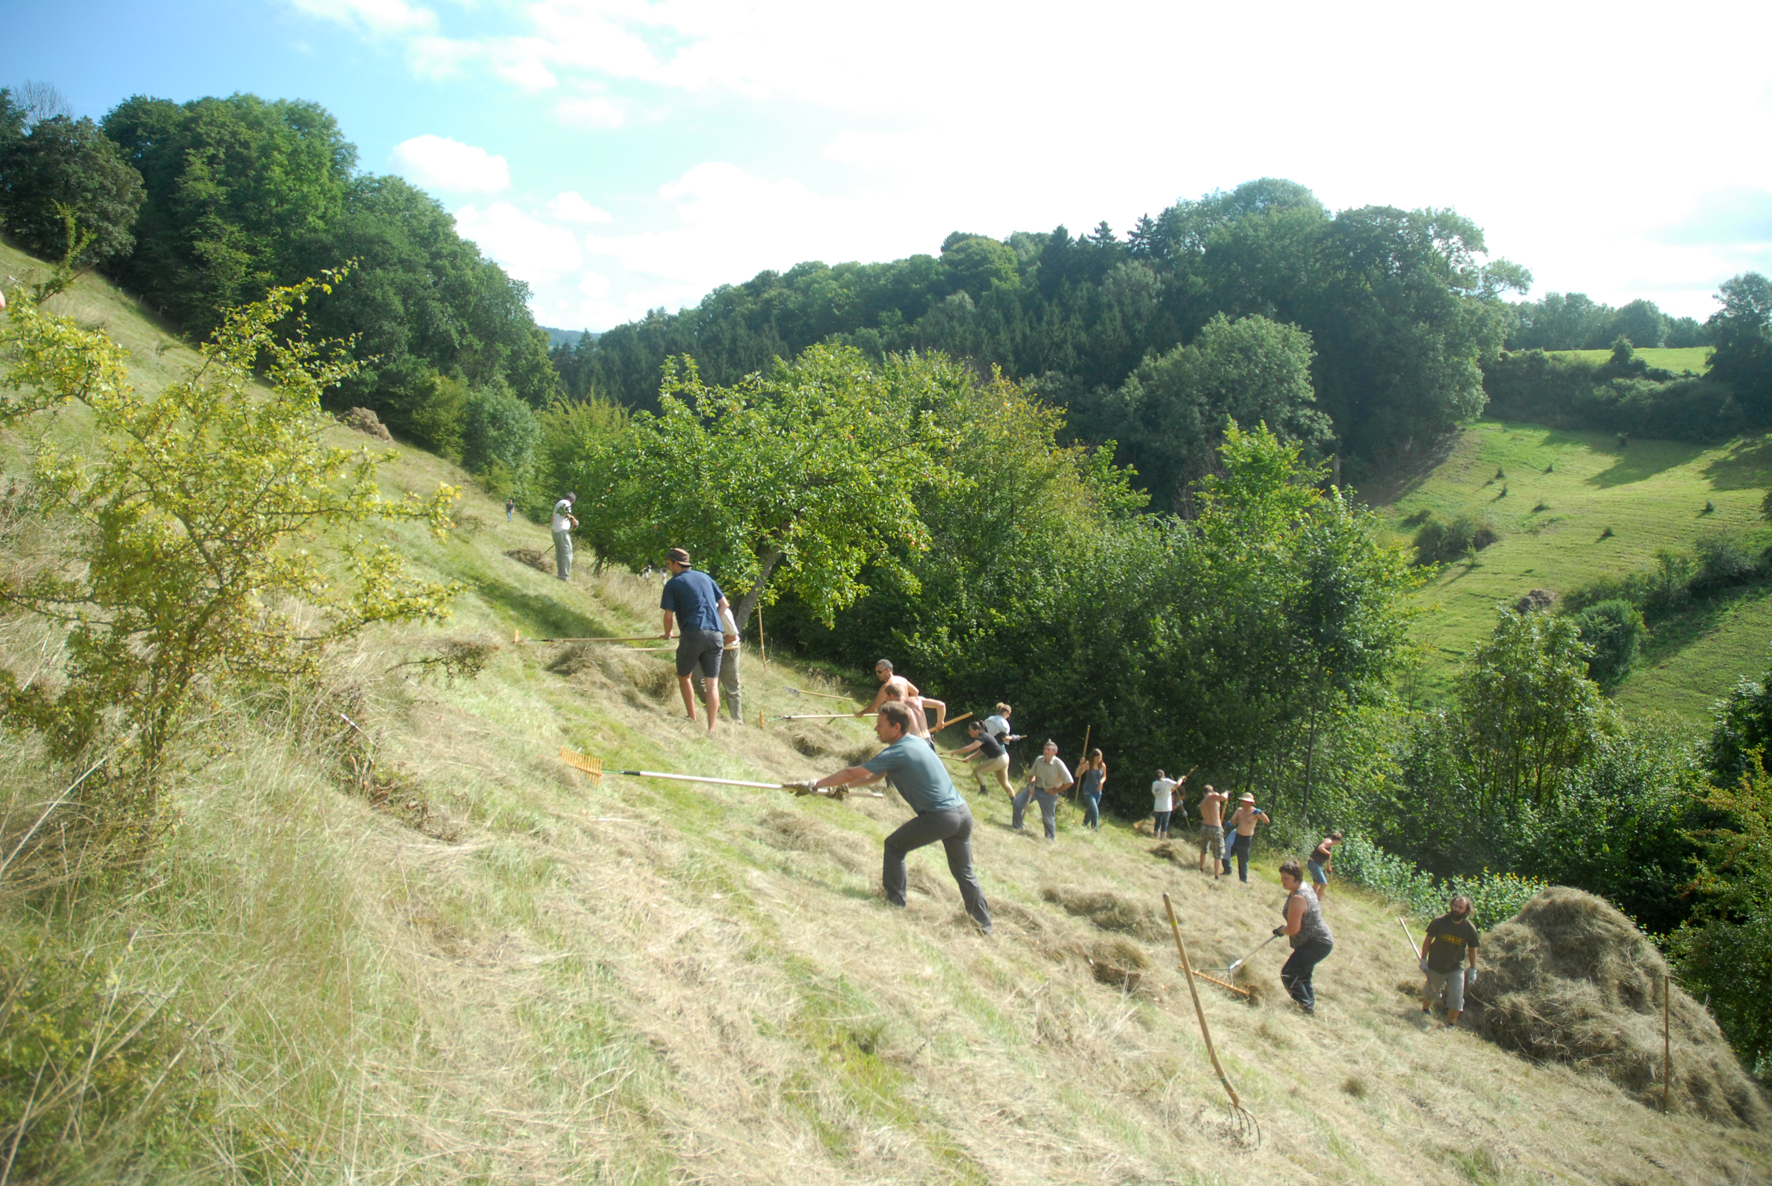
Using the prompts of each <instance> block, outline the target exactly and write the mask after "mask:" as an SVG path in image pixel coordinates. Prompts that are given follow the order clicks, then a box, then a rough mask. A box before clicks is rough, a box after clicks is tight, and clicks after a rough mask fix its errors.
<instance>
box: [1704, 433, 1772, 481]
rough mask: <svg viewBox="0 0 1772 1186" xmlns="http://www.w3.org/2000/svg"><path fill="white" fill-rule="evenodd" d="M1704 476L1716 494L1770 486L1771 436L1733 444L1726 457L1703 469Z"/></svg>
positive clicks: (1771, 467)
mask: <svg viewBox="0 0 1772 1186" xmlns="http://www.w3.org/2000/svg"><path fill="white" fill-rule="evenodd" d="M1704 476H1705V477H1707V478H1709V479H1710V484H1711V485H1712V486H1713V487H1715V488H1716V489H1718V490H1747V489H1757V488H1759V487H1762V486H1768V485H1772V436H1763V437H1757V438H1755V439H1752V440H1745V441H1737V442H1736V444H1735V447H1734V448H1732V449H1730V450H1729V452H1728V453H1727V454H1725V455H1724V456H1722V457H1719V458H1717V459H1716V460H1715V461H1713V462H1711V463H1710V464H1709V465H1707V466H1705V467H1704Z"/></svg>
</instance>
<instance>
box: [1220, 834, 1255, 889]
mask: <svg viewBox="0 0 1772 1186" xmlns="http://www.w3.org/2000/svg"><path fill="white" fill-rule="evenodd" d="M1254 843H1255V837H1253V836H1245V835H1243V834H1242V833H1241V832H1239V833H1237V838H1236V840H1235V841H1234V842H1233V843H1232V844H1231V846H1230V847H1229V848H1227V849H1225V850H1224V871H1225V872H1226V873H1229V872H1230V871H1231V858H1232V857H1235V858H1236V859H1237V876H1238V877H1240V878H1242V879H1243V880H1244V881H1248V880H1249V846H1250V845H1252V844H1254Z"/></svg>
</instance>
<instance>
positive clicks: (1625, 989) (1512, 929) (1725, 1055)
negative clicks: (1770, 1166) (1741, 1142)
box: [1472, 886, 1772, 1130]
mask: <svg viewBox="0 0 1772 1186" xmlns="http://www.w3.org/2000/svg"><path fill="white" fill-rule="evenodd" d="M1481 967H1482V979H1481V980H1480V981H1479V982H1478V984H1477V986H1476V988H1475V989H1474V990H1473V991H1472V1003H1473V1006H1474V1012H1475V1013H1476V1014H1477V1016H1476V1017H1475V1018H1474V1020H1476V1021H1477V1025H1478V1028H1479V1030H1480V1032H1481V1033H1482V1034H1483V1036H1484V1037H1486V1038H1488V1039H1489V1040H1490V1041H1492V1042H1494V1043H1496V1044H1497V1045H1498V1046H1501V1047H1502V1048H1504V1049H1507V1050H1514V1051H1517V1052H1519V1053H1520V1054H1523V1055H1525V1056H1526V1057H1528V1058H1531V1059H1534V1060H1536V1061H1543V1062H1549V1061H1555V1062H1562V1063H1567V1064H1569V1065H1570V1066H1573V1067H1575V1068H1577V1069H1579V1070H1583V1071H1588V1072H1593V1073H1597V1074H1601V1075H1604V1076H1605V1077H1606V1078H1608V1079H1610V1080H1612V1082H1614V1083H1616V1084H1617V1085H1618V1086H1619V1087H1620V1088H1621V1089H1623V1090H1624V1091H1625V1092H1626V1093H1627V1094H1629V1095H1631V1096H1633V1097H1635V1098H1636V1099H1637V1100H1638V1101H1640V1102H1642V1103H1644V1104H1647V1105H1649V1106H1651V1107H1655V1108H1659V1107H1660V1106H1661V1096H1662V1084H1661V1062H1662V1057H1661V1056H1662V992H1663V988H1662V986H1663V985H1664V984H1666V983H1667V981H1666V979H1665V978H1666V976H1667V963H1666V962H1665V961H1664V960H1663V959H1662V958H1661V953H1660V952H1658V951H1657V950H1656V949H1655V946H1654V944H1652V943H1650V942H1649V940H1648V938H1647V937H1645V936H1644V934H1643V932H1642V931H1640V930H1638V929H1637V926H1636V924H1635V923H1633V922H1631V920H1630V919H1628V918H1626V917H1625V916H1624V915H1623V914H1620V913H1619V912H1618V911H1617V910H1615V909H1614V908H1613V907H1612V906H1610V905H1609V904H1607V903H1606V902H1605V901H1604V900H1602V899H1600V898H1596V897H1594V896H1593V895H1592V894H1587V893H1583V892H1582V891H1580V890H1575V889H1568V888H1565V887H1562V886H1554V887H1552V888H1550V889H1547V890H1545V891H1544V892H1543V893H1541V894H1539V895H1538V896H1537V897H1536V898H1533V899H1532V900H1531V901H1530V902H1528V903H1526V905H1525V907H1524V908H1523V909H1522V910H1521V911H1520V912H1519V913H1518V914H1517V915H1515V916H1514V917H1513V918H1511V919H1509V920H1508V921H1507V922H1504V923H1502V924H1501V925H1500V926H1498V927H1496V928H1495V929H1494V930H1493V931H1491V932H1490V933H1489V934H1488V935H1485V936H1484V937H1483V950H1482V965H1481ZM1672 993H1673V1000H1672V1005H1671V1031H1672V1036H1673V1087H1672V1094H1671V1104H1670V1108H1671V1110H1672V1111H1675V1112H1684V1113H1686V1114H1689V1115H1690V1114H1697V1115H1699V1116H1703V1117H1704V1118H1705V1119H1707V1120H1711V1121H1714V1122H1717V1123H1723V1124H1741V1125H1746V1126H1748V1127H1752V1128H1756V1129H1762V1130H1764V1129H1766V1128H1767V1127H1769V1122H1772V1109H1768V1107H1767V1104H1766V1101H1765V1099H1764V1098H1762V1097H1761V1095H1760V1093H1759V1089H1758V1088H1757V1087H1756V1086H1755V1085H1754V1083H1753V1081H1752V1080H1751V1079H1749V1078H1748V1076H1747V1074H1746V1073H1745V1072H1743V1071H1742V1069H1741V1064H1740V1063H1739V1062H1737V1061H1736V1058H1735V1052H1734V1051H1733V1050H1731V1049H1730V1047H1729V1043H1728V1042H1727V1041H1726V1040H1725V1039H1724V1038H1723V1035H1722V1032H1721V1031H1720V1030H1718V1029H1717V1023H1716V1022H1715V1021H1714V1020H1713V1019H1712V1018H1711V1015H1710V1014H1709V1013H1708V1012H1706V1011H1705V1010H1704V1008H1703V1007H1702V1006H1700V1005H1699V1004H1698V1003H1697V1002H1696V1001H1694V1000H1693V999H1692V998H1691V997H1689V996H1687V995H1686V994H1685V993H1684V992H1682V991H1681V990H1680V989H1679V988H1678V987H1674V988H1673V989H1672ZM1478 998H1480V999H1478Z"/></svg>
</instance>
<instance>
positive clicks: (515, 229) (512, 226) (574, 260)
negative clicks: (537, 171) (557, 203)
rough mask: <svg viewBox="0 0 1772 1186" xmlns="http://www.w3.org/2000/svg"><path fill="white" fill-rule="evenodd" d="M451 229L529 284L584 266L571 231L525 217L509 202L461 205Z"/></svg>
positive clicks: (538, 282) (549, 280) (559, 275)
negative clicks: (484, 205) (483, 207)
mask: <svg viewBox="0 0 1772 1186" xmlns="http://www.w3.org/2000/svg"><path fill="white" fill-rule="evenodd" d="M455 226H456V229H457V230H458V231H460V232H461V236H462V238H464V239H469V240H472V241H473V242H474V243H476V244H478V245H479V247H480V250H481V251H482V252H484V253H485V254H486V256H487V257H488V258H489V259H491V260H493V261H494V262H496V263H497V264H498V265H499V266H500V267H502V268H503V269H504V270H505V271H507V272H509V273H510V274H511V275H512V276H515V277H516V278H517V279H519V280H522V281H525V282H526V283H528V284H531V285H543V284H548V283H550V282H552V281H555V280H558V279H560V277H562V276H567V275H570V274H571V273H573V272H576V271H577V270H578V269H579V268H580V267H581V266H583V264H584V257H583V255H582V254H580V252H579V248H578V239H577V238H576V237H575V236H574V235H573V233H572V232H571V231H569V230H567V229H566V228H565V227H561V226H554V225H552V224H550V223H547V222H544V221H542V220H541V219H539V218H536V217H535V216H534V215H532V214H525V213H524V212H523V211H521V210H519V209H517V207H515V206H513V205H511V204H510V203H509V202H494V203H492V204H491V205H490V206H487V207H486V208H485V209H484V210H482V209H480V208H479V207H477V206H474V205H471V204H470V205H467V206H463V207H462V208H461V209H459V210H457V211H456V212H455Z"/></svg>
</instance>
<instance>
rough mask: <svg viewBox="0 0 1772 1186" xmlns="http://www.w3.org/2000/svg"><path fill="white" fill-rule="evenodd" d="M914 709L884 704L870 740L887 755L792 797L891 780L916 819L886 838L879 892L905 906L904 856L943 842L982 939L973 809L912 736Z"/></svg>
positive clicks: (987, 919)
mask: <svg viewBox="0 0 1772 1186" xmlns="http://www.w3.org/2000/svg"><path fill="white" fill-rule="evenodd" d="M913 711H914V710H913V709H912V708H911V707H910V706H909V705H907V704H905V703H904V702H903V701H902V700H885V701H882V702H881V704H880V712H879V715H878V716H876V717H875V718H874V736H876V737H878V738H879V739H880V741H881V743H882V744H884V745H885V747H886V748H885V749H883V750H881V751H880V752H879V753H877V754H875V755H874V756H873V757H871V758H869V759H868V760H867V761H865V762H863V763H861V764H860V765H858V766H846V767H844V768H843V769H842V770H839V771H837V772H836V773H835V774H827V775H825V776H824V777H823V778H818V779H813V780H811V781H808V782H803V783H798V784H794V787H793V789H794V791H795V793H796V794H801V795H812V794H817V793H818V792H820V791H823V790H825V789H827V788H831V787H844V788H848V787H859V786H867V785H868V784H869V783H874V782H878V781H880V780H881V779H882V778H885V777H886V776H887V775H891V777H892V785H893V786H894V787H896V788H897V790H898V793H899V794H900V795H902V796H904V801H905V802H906V803H908V804H909V805H910V807H911V809H912V810H913V811H915V812H916V813H917V815H916V818H915V819H912V820H910V821H908V822H907V823H905V824H904V825H903V826H902V827H900V828H899V829H898V830H897V831H895V832H893V833H892V835H890V836H888V837H886V845H885V858H884V862H883V864H882V866H881V870H880V887H881V889H882V890H884V891H885V894H886V901H887V902H888V903H889V904H890V905H893V906H897V907H899V908H900V909H902V908H903V907H904V905H905V884H906V874H905V867H904V858H905V854H906V853H909V852H912V851H914V850H916V849H919V848H922V847H923V846H924V845H926V844H934V843H935V842H936V841H937V840H939V841H941V843H942V847H943V848H945V849H946V850H947V857H948V872H950V873H952V874H953V875H954V882H955V884H957V885H958V886H959V887H960V898H961V900H962V901H963V902H965V904H966V913H967V914H969V915H971V916H972V921H973V922H975V923H977V924H978V927H979V929H980V930H982V931H983V932H984V933H985V934H987V935H988V934H990V933H991V908H990V904H989V903H987V902H986V901H985V898H984V889H983V887H981V886H980V885H979V884H978V874H977V873H976V872H975V871H974V870H973V868H972V809H971V808H969V807H967V806H966V800H965V799H963V798H961V796H960V792H959V791H957V790H955V789H954V782H953V780H952V779H951V778H949V777H948V772H947V769H946V768H945V767H943V766H942V764H941V758H940V757H939V756H938V755H937V754H936V752H935V749H934V747H932V746H930V745H927V744H925V743H924V742H923V740H922V739H921V738H919V737H917V736H915V735H914V734H913V733H912V732H911V716H912V713H913Z"/></svg>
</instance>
